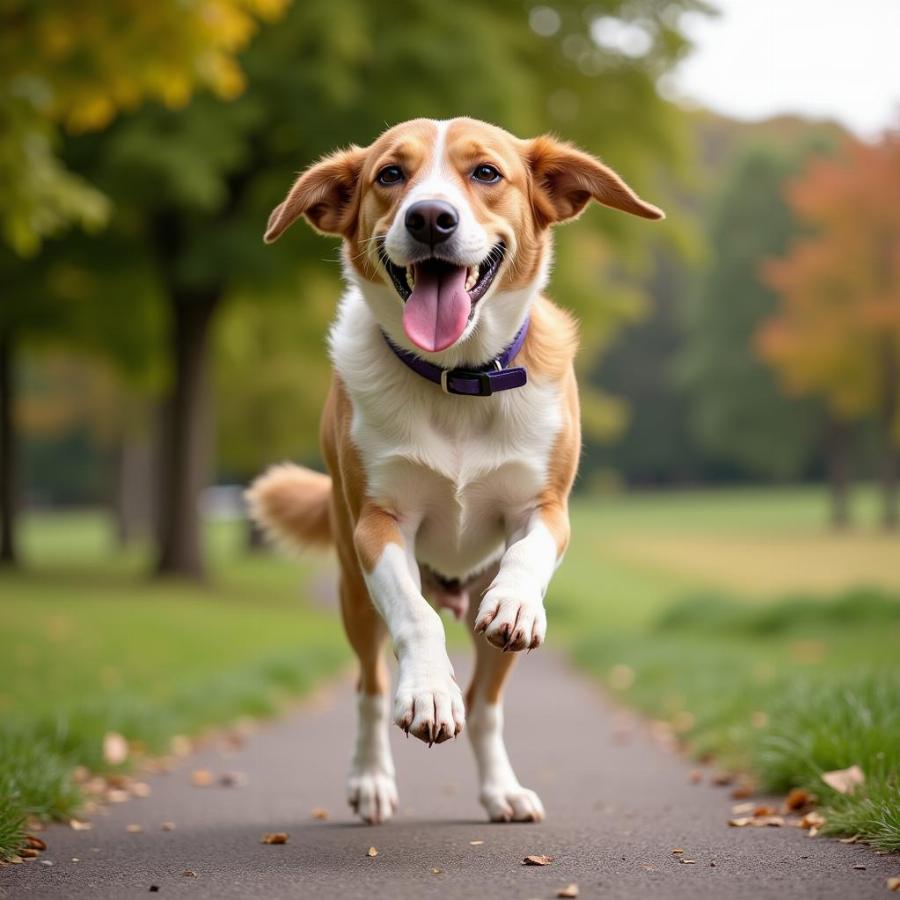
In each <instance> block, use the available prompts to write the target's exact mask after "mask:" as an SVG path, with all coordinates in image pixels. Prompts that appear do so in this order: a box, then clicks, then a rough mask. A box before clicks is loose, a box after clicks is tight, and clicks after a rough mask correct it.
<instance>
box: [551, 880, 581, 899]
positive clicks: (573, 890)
mask: <svg viewBox="0 0 900 900" xmlns="http://www.w3.org/2000/svg"><path fill="white" fill-rule="evenodd" d="M556 896H557V897H563V898H571V897H577V896H578V885H577V884H575V883H574V882H573V883H572V884H567V885H566V886H565V887H564V888H560V889H559V890H558V891H557V892H556Z"/></svg>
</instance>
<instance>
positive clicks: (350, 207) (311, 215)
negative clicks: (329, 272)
mask: <svg viewBox="0 0 900 900" xmlns="http://www.w3.org/2000/svg"><path fill="white" fill-rule="evenodd" d="M365 158H366V151H365V150H364V149H362V148H361V147H355V146H354V147H350V148H349V149H347V150H338V151H337V152H336V153H332V154H331V155H330V156H326V157H325V158H324V159H322V160H320V161H319V162H317V163H316V164H315V165H313V166H311V167H310V168H308V169H307V170H306V171H305V172H302V173H301V174H300V177H299V178H298V179H297V180H296V181H295V182H294V186H293V187H292V188H291V189H290V191H288V195H287V197H285V198H284V201H283V202H281V203H279V204H278V206H276V207H275V209H273V210H272V215H270V216H269V224H268V225H267V226H266V233H265V235H263V240H264V241H265V242H266V243H267V244H271V243H272V242H273V241H277V240H278V238H279V237H281V235H282V233H283V232H284V231H285V230H286V229H287V228H289V227H290V226H291V225H293V224H294V222H296V221H297V219H299V218H300V216H303V217H304V218H306V220H307V221H308V222H309V224H310V225H312V227H313V228H315V229H316V231H320V232H322V234H337V235H346V234H349V233H350V232H351V231H352V230H353V225H354V223H355V221H356V211H357V205H358V203H357V191H356V187H357V183H358V181H359V175H360V172H361V171H362V167H363V162H364V161H365Z"/></svg>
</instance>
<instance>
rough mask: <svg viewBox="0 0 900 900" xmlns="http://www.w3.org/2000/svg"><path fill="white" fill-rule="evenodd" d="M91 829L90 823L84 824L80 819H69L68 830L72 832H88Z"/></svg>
mask: <svg viewBox="0 0 900 900" xmlns="http://www.w3.org/2000/svg"><path fill="white" fill-rule="evenodd" d="M93 827H94V826H93V825H91V823H90V822H84V821H82V820H81V819H69V828H71V829H72V831H90V830H91V829H92V828H93Z"/></svg>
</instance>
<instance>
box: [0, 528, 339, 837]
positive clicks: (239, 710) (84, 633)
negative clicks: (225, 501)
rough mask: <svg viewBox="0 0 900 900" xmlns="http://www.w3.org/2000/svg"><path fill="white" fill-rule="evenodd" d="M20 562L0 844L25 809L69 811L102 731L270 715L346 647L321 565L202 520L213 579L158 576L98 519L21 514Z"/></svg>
mask: <svg viewBox="0 0 900 900" xmlns="http://www.w3.org/2000/svg"><path fill="white" fill-rule="evenodd" d="M26 537H27V550H28V551H30V552H29V553H28V563H29V564H28V567H27V569H26V571H25V572H23V573H21V574H16V575H10V574H7V575H4V576H3V578H2V579H0V617H2V621H3V623H4V646H5V649H6V652H4V653H3V654H0V854H4V853H7V854H8V853H9V852H10V851H11V850H12V849H14V848H15V847H16V846H18V843H19V840H20V837H21V833H22V827H23V824H24V822H25V820H26V818H27V817H31V816H38V817H42V818H47V817H49V818H66V817H68V816H71V815H73V814H74V813H75V812H76V811H77V809H78V807H79V804H80V803H81V802H82V796H81V794H80V792H79V790H78V789H77V787H76V786H75V785H74V783H73V781H72V778H71V774H72V771H73V769H74V768H75V767H76V766H87V767H88V768H90V769H92V770H94V771H98V772H102V771H104V770H106V769H107V768H108V766H107V765H106V763H105V762H104V759H103V753H102V745H103V736H104V735H105V734H106V733H108V732H117V733H120V734H122V735H124V736H125V737H126V738H127V739H128V740H129V741H130V742H132V743H133V745H135V746H138V747H140V748H142V749H143V751H144V752H146V753H149V754H159V753H164V752H166V751H167V750H168V747H169V742H170V740H171V738H172V737H173V736H174V735H192V734H196V733H198V732H200V731H202V730H204V729H206V728H208V727H210V726H215V725H222V724H228V723H230V722H232V721H234V720H236V719H238V718H240V717H243V716H254V717H258V716H267V715H270V714H272V713H274V712H276V711H277V710H278V709H279V707H280V706H282V705H283V703H284V702H285V701H286V700H287V699H288V698H290V697H294V696H297V695H299V694H302V693H304V692H306V691H307V690H309V689H310V687H312V686H313V685H314V684H315V683H316V682H317V681H318V680H320V679H321V678H323V677H324V676H326V675H329V674H331V673H334V672H336V671H337V670H338V669H339V668H340V667H341V666H342V665H344V663H345V662H346V661H347V659H348V657H347V654H346V651H345V649H344V643H343V639H342V637H341V634H340V627H339V625H338V622H337V617H336V616H335V614H334V613H333V612H332V611H331V610H329V609H327V608H325V605H324V604H319V605H317V602H316V600H315V598H314V596H312V597H311V595H314V594H315V590H314V589H313V590H310V589H309V583H310V581H311V580H313V581H314V580H315V579H316V578H318V577H319V576H320V569H321V567H320V566H317V564H316V563H315V561H308V562H307V563H306V564H305V565H301V566H300V567H299V569H298V566H297V565H296V564H294V563H290V562H286V561H281V560H277V559H274V558H272V557H263V558H253V557H249V556H247V555H246V554H245V553H244V551H243V548H242V547H241V546H240V534H239V531H238V530H237V529H232V528H228V527H218V528H216V529H213V530H212V531H211V533H210V539H209V543H210V547H209V550H210V555H211V558H212V561H213V566H212V568H213V575H212V579H211V582H210V584H209V585H207V586H203V587H198V586H194V585H188V584H183V583H178V582H171V583H155V582H152V581H151V580H149V579H148V578H147V577H146V576H145V574H144V572H145V570H146V565H147V558H146V553H145V552H143V551H142V550H141V549H140V548H138V549H136V550H135V551H131V552H129V553H124V554H121V553H120V554H114V553H113V552H112V551H111V549H110V547H109V544H108V541H107V538H106V534H105V530H104V527H103V521H102V519H100V518H98V517H93V516H77V517H69V516H64V517H52V518H45V519H35V520H33V521H31V522H29V529H28V533H27V535H26Z"/></svg>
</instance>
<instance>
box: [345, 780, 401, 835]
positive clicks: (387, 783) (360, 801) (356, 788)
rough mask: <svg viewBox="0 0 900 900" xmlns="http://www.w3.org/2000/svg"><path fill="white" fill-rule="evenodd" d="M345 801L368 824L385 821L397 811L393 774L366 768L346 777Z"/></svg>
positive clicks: (395, 786)
mask: <svg viewBox="0 0 900 900" xmlns="http://www.w3.org/2000/svg"><path fill="white" fill-rule="evenodd" d="M347 802H348V803H349V804H350V806H351V807H353V811H354V812H355V813H356V814H357V815H358V816H359V817H360V818H361V819H362V820H363V821H364V822H368V824H369V825H378V824H380V823H381V822H386V821H387V820H388V819H390V818H391V816H393V815H394V813H395V812H397V785H396V783H395V781H394V776H393V775H386V774H385V773H384V772H378V771H373V770H368V769H363V770H361V771H352V772H351V773H350V775H349V776H348V777H347Z"/></svg>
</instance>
